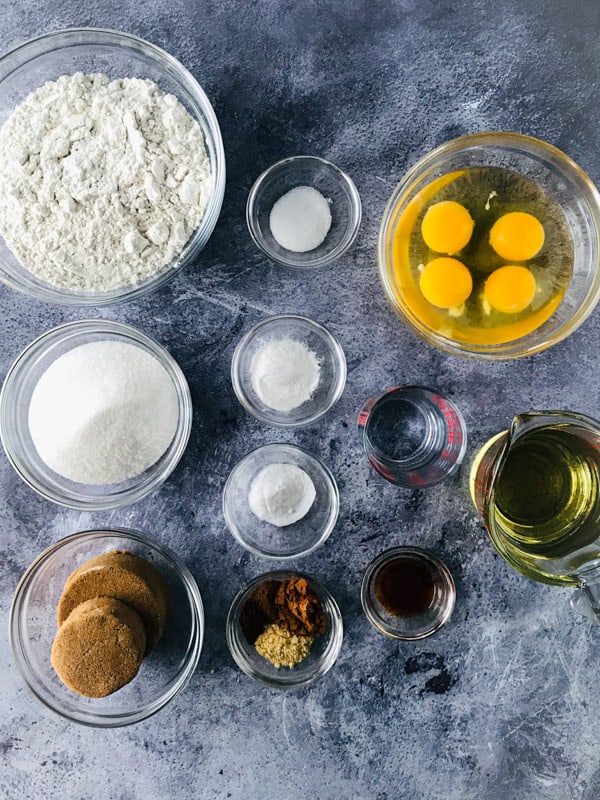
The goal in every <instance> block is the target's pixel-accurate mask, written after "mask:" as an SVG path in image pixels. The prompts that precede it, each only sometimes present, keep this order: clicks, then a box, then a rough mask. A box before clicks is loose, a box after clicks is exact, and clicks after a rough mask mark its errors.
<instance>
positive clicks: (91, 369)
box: [0, 320, 192, 511]
mask: <svg viewBox="0 0 600 800" xmlns="http://www.w3.org/2000/svg"><path fill="white" fill-rule="evenodd" d="M191 425H192V401H191V396H190V391H189V387H188V384H187V381H186V379H185V376H184V374H183V372H182V371H181V369H180V367H179V366H178V364H177V363H176V362H175V360H174V359H173V358H172V356H171V355H170V354H169V353H168V352H167V351H166V350H165V348H164V347H162V346H161V345H160V344H158V343H157V342H155V341H154V340H153V339H151V338H149V337H148V336H146V335H145V334H143V333H142V332H141V331H138V330H137V329H136V328H133V327H131V326H130V325H124V324H121V323H117V322H111V321H106V320H82V321H79V322H70V323H67V324H64V325H60V326H59V327H57V328H54V329H52V330H50V331H48V332H47V333H45V334H43V335H42V336H40V337H39V338H38V339H36V340H35V341H33V342H32V343H31V344H30V345H28V347H26V348H25V350H24V351H23V352H22V353H21V355H20V356H19V357H18V358H17V359H16V361H15V362H14V363H13V365H12V366H11V368H10V369H9V371H8V374H7V376H6V379H5V381H4V384H3V386H2V391H1V392H0V438H1V440H2V445H3V447H4V450H5V453H6V455H7V457H8V459H9V461H10V463H11V464H12V466H13V467H14V468H15V470H16V472H17V473H18V475H19V476H20V477H21V478H22V479H23V480H24V481H25V483H27V484H28V486H30V487H31V489H33V490H35V491H36V492H38V494H40V495H42V497H45V498H46V499H48V500H51V501H53V502H54V503H58V504H59V505H63V506H67V507H69V508H77V509H82V510H87V511H96V510H104V509H111V508H118V507H121V506H126V505H129V504H131V503H134V502H136V501H138V500H140V499H141V498H142V497H145V496H146V495H147V494H149V493H150V492H152V491H154V490H155V489H157V488H158V487H159V486H160V485H161V484H162V483H163V482H164V481H165V480H166V479H167V478H168V476H169V475H170V474H171V472H172V471H173V470H174V469H175V467H176V466H177V463H178V462H179V460H180V458H181V456H182V455H183V452H184V450H185V448H186V445H187V442H188V439H189V435H190V430H191Z"/></svg>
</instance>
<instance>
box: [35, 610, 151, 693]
mask: <svg viewBox="0 0 600 800" xmlns="http://www.w3.org/2000/svg"><path fill="white" fill-rule="evenodd" d="M145 650H146V629H145V627H144V623H143V622H142V619H141V617H140V615H139V614H138V613H137V611H134V609H132V608H130V607H129V606H128V605H126V604H125V603H123V602H121V601H120V600H117V599H115V598H113V597H95V598H92V599H90V600H86V601H85V602H83V603H80V604H79V605H78V606H77V608H75V609H74V610H73V612H72V613H71V614H69V616H68V617H67V619H66V620H65V621H64V622H63V624H62V625H61V627H60V628H59V631H58V633H57V634H56V638H55V639H54V643H53V645H52V652H51V656H50V660H51V662H52V666H53V667H54V669H55V671H56V673H57V675H58V677H59V678H60V679H61V681H62V682H63V683H64V684H65V685H66V686H68V687H69V689H71V690H72V691H74V692H77V694H81V695H84V696H85V697H105V696H106V695H108V694H111V693H112V692H115V691H116V690H117V689H120V688H121V687H122V686H124V685H125V684H126V683H129V681H130V680H132V678H134V677H135V676H136V675H137V672H138V670H139V668H140V664H141V663H142V659H143V657H144V652H145Z"/></svg>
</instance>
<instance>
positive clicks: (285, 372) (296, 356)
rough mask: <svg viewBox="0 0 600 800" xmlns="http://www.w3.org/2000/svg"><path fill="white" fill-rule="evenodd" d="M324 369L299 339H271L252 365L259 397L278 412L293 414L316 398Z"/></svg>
mask: <svg viewBox="0 0 600 800" xmlns="http://www.w3.org/2000/svg"><path fill="white" fill-rule="evenodd" d="M320 374H321V367H320V364H319V360H318V358H317V356H316V354H315V353H313V351H312V350H310V349H309V348H308V347H307V346H306V345H305V344H304V342H299V341H297V340H296V339H272V340H271V341H267V342H265V343H264V344H263V345H261V346H260V347H259V348H258V350H257V351H256V352H255V353H254V355H253V356H252V359H251V361H250V381H251V383H252V388H253V389H254V391H255V392H256V396H257V397H258V399H259V400H260V401H261V403H263V404H264V405H265V406H268V407H269V408H272V409H274V410H275V411H282V412H287V411H293V409H295V408H298V407H299V406H301V405H302V404H303V403H306V401H307V400H310V398H311V397H312V396H313V394H314V392H315V390H316V388H317V386H318V385H319V378H320Z"/></svg>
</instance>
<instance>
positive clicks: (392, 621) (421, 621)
mask: <svg viewBox="0 0 600 800" xmlns="http://www.w3.org/2000/svg"><path fill="white" fill-rule="evenodd" d="M360 599H361V603H362V607H363V610H364V612H365V615H366V617H367V619H368V620H369V622H370V623H371V624H372V625H373V626H374V627H375V628H377V630H378V631H379V632H380V633H384V634H385V635H386V636H390V637H391V638H393V639H404V640H416V639H424V638H425V637H427V636H431V635H432V634H433V633H435V632H436V631H438V630H439V629H440V628H441V627H442V625H444V624H445V623H446V622H447V621H448V620H449V619H450V616H451V614H452V611H453V609H454V602H455V599H456V589H455V586H454V580H453V578H452V575H451V573H450V571H449V570H448V567H447V566H446V565H445V564H444V563H443V562H442V561H440V559H439V558H437V557H436V556H434V555H433V553H429V552H427V551H426V550H421V549H420V548H418V547H393V548H391V549H390V550H386V551H385V552H383V553H381V554H380V555H379V556H377V558H375V559H374V560H373V561H372V562H371V563H370V564H369V566H368V567H367V570H366V572H365V574H364V577H363V581H362V586H361V598H360Z"/></svg>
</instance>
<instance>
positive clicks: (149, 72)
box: [0, 28, 225, 306]
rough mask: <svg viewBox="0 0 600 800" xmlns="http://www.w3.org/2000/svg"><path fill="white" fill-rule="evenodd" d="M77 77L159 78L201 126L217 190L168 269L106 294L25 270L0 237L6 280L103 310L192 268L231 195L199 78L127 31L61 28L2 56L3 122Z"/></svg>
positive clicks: (33, 292) (1, 275)
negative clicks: (34, 97) (32, 98)
mask: <svg viewBox="0 0 600 800" xmlns="http://www.w3.org/2000/svg"><path fill="white" fill-rule="evenodd" d="M76 72H83V73H85V74H89V73H103V74H105V75H107V76H108V77H109V78H112V79H114V78H125V77H136V78H143V79H149V80H152V81H154V82H155V83H156V84H158V86H159V87H160V88H161V90H162V91H163V92H166V93H169V94H173V95H175V96H176V97H177V98H178V100H179V101H180V102H181V103H182V104H183V106H184V107H185V108H186V110H187V111H188V112H189V113H190V114H191V116H192V117H193V118H194V119H195V120H196V121H197V122H198V124H199V125H200V127H201V129H202V132H203V134H204V139H205V147H206V150H207V153H208V156H209V159H210V163H211V168H212V178H213V189H212V194H211V197H210V199H209V201H208V206H207V208H206V211H205V213H204V216H203V218H202V221H201V222H200V224H199V225H198V227H197V228H196V230H195V231H194V233H193V234H192V236H191V237H190V239H189V240H188V241H187V243H186V245H185V247H184V248H183V250H182V251H181V252H180V254H179V255H178V256H177V257H176V258H174V259H173V260H172V261H171V263H170V264H168V265H166V266H165V267H164V268H163V269H161V270H159V271H158V272H156V273H154V274H153V275H151V276H150V277H148V278H147V279H145V280H143V281H141V282H140V283H137V284H133V285H128V286H122V287H118V288H115V289H111V290H109V291H106V292H85V291H70V290H68V289H64V288H58V287H56V286H52V285H51V284H49V283H46V282H45V281H43V280H41V279H40V278H38V277H36V276H35V275H34V274H33V273H32V272H30V271H29V270H27V269H25V268H24V267H23V266H22V265H21V263H20V262H19V261H18V259H17V258H16V256H15V255H14V254H13V253H12V252H11V250H10V249H9V248H8V246H7V245H6V243H5V241H4V239H3V238H2V237H1V236H0V280H1V281H2V282H3V283H5V284H6V285H7V286H10V287H11V288H12V289H17V290H19V291H21V292H23V293H25V294H27V295H30V296H33V297H37V298H39V299H41V300H45V301H49V302H56V303H66V304H70V305H81V306H84V305H95V306H100V305H105V304H108V303H116V302H121V301H125V300H131V299H133V298H135V297H139V296H140V295H142V294H146V293H147V292H150V291H153V290H154V289H156V288H158V287H159V286H161V285H162V284H164V283H165V282H166V281H167V280H169V279H170V278H172V277H173V276H174V275H175V273H176V272H178V270H180V269H181V268H183V267H185V266H188V265H190V264H192V263H193V262H194V261H195V260H196V259H197V257H198V254H199V253H200V251H201V250H202V248H203V247H204V246H205V245H206V243H207V241H208V239H209V237H210V235H211V233H212V231H213V229H214V227H215V225H216V222H217V219H218V217H219V213H220V211H221V205H222V202H223V194H224V191H225V155H224V150H223V142H222V139H221V132H220V130H219V124H218V122H217V118H216V116H215V113H214V111H213V109H212V106H211V104H210V102H209V100H208V98H207V97H206V95H205V93H204V91H203V90H202V88H201V87H200V86H199V84H198V83H197V81H196V80H195V78H194V77H193V76H192V75H191V74H190V73H189V72H188V71H187V70H186V69H185V68H184V67H183V66H182V65H181V64H180V63H179V62H178V61H176V60H175V59H174V58H173V57H172V56H171V55H169V54H168V53H166V52H165V51H164V50H161V49H160V48H159V47H156V46H155V45H153V44H150V43H149V42H146V41H144V40H143V39H140V38H139V37H137V36H133V35H131V34H128V33H120V32H117V31H111V30H102V29H98V28H74V29H70V30H62V31H55V32H52V33H49V34H46V35H44V36H40V37H38V38H36V39H32V40H31V41H28V42H26V43H25V44H22V45H20V46H19V47H17V48H15V49H14V50H12V51H10V52H9V53H7V54H6V55H4V56H3V57H2V58H0V124H3V123H4V122H5V121H6V119H7V118H8V117H9V116H10V114H11V113H12V112H13V111H14V109H15V107H16V106H17V105H19V103H21V102H22V101H23V100H24V99H25V98H26V97H27V96H28V95H29V94H30V93H31V92H32V91H34V90H35V89H37V88H38V87H39V86H41V85H42V84H44V83H45V82H47V81H51V80H56V79H57V78H58V77H60V76H61V75H72V74H74V73H76Z"/></svg>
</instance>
